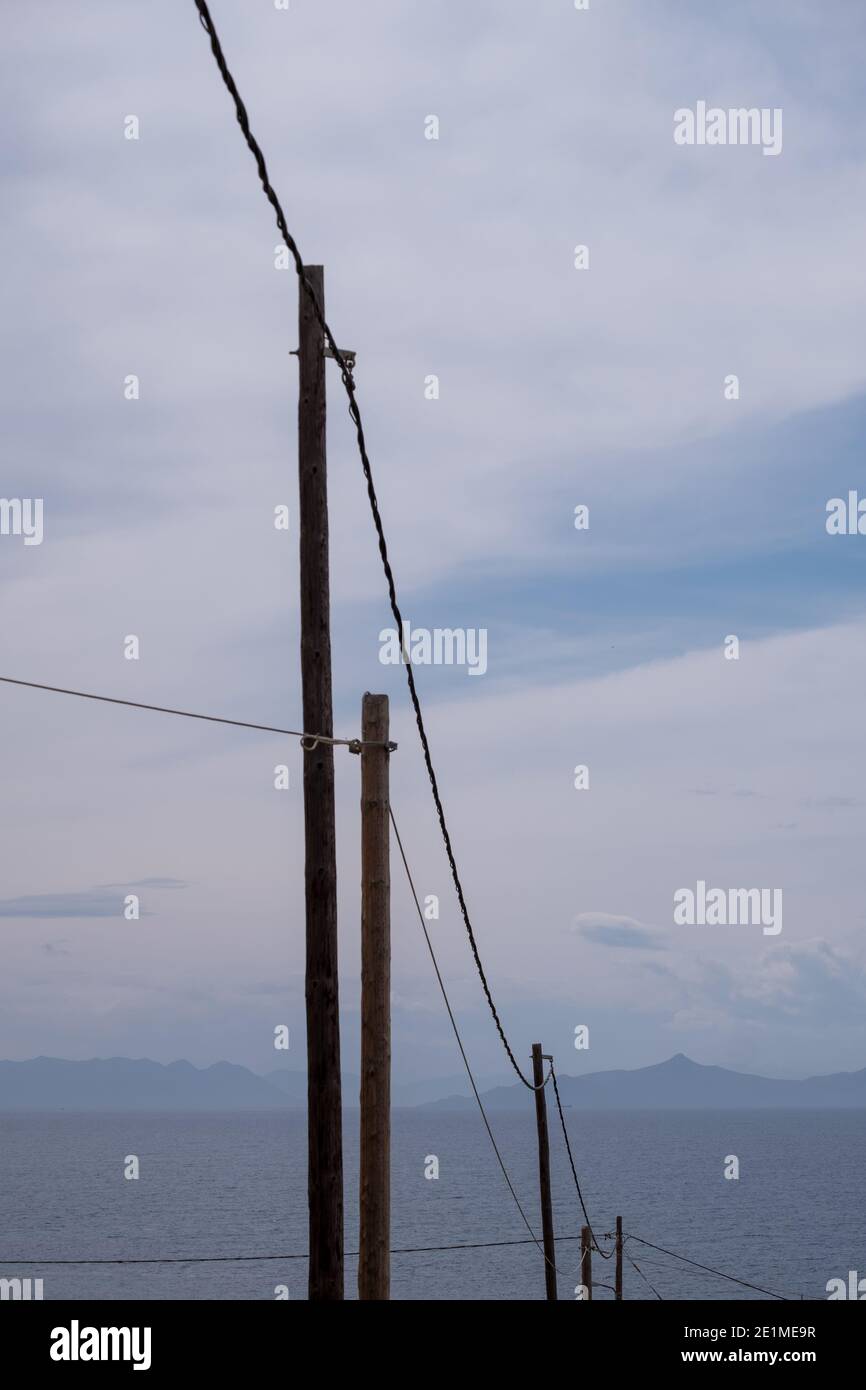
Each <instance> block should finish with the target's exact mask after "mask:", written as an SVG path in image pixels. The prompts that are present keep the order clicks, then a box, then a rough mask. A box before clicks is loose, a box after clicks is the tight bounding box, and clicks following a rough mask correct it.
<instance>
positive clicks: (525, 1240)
mask: <svg viewBox="0 0 866 1390" xmlns="http://www.w3.org/2000/svg"><path fill="white" fill-rule="evenodd" d="M554 1240H556V1241H564V1240H580V1236H554ZM537 1244H538V1242H537V1240H536V1239H535V1238H534V1237H532V1238H530V1237H529V1236H523V1237H521V1239H519V1240H478V1241H461V1242H460V1243H459V1244H454V1245H403V1246H397V1247H396V1248H392V1249H391V1250H390V1252H389V1253H390V1254H392V1255H435V1254H437V1253H439V1252H441V1251H446V1250H499V1249H503V1248H505V1247H506V1246H510V1245H537ZM345 1253H346V1258H347V1259H355V1258H357V1256H358V1254H359V1253H360V1252H359V1251H358V1250H347V1251H346V1252H345ZM309 1258H310V1257H309V1255H308V1254H306V1253H304V1254H291V1255H189V1256H186V1257H184V1256H182V1255H167V1256H164V1257H157V1256H154V1257H153V1258H152V1259H151V1258H146V1257H141V1258H140V1257H138V1256H135V1257H133V1258H130V1259H126V1258H124V1257H122V1256H118V1257H117V1258H106V1259H95V1260H18V1259H5V1260H0V1264H2V1265H3V1266H4V1267H5V1268H7V1269H8V1268H11V1267H12V1266H13V1265H39V1266H40V1267H41V1266H43V1265H46V1266H47V1265H206V1264H246V1263H249V1262H252V1261H270V1260H308V1259H309Z"/></svg>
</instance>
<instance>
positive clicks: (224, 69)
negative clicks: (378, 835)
mask: <svg viewBox="0 0 866 1390" xmlns="http://www.w3.org/2000/svg"><path fill="white" fill-rule="evenodd" d="M195 5H196V9H197V10H198V16H199V21H200V23H201V25H202V28H203V29H204V30H205V32H206V33H207V35H208V37H209V38H210V46H211V52H212V53H213V56H214V59H215V60H216V65H217V67H218V68H219V71H220V75H221V76H222V79H223V82H224V83H225V85H226V87H227V89H228V92H229V95H230V96H231V98H232V101H233V102H234V106H235V115H236V116H237V121H238V125H239V126H240V128H241V131H242V132H243V136H244V139H245V141H246V143H247V146H248V148H249V150H250V153H251V154H252V156H253V158H254V160H255V161H256V168H257V169H258V174H259V181H260V183H261V185H262V188H263V190H264V194H265V197H266V198H267V200H268V202H269V203H270V205H271V207H272V208H273V210H274V216H275V217H276V220H277V227H278V228H279V231H280V235H281V237H282V238H283V241H284V242H285V244H286V246H287V247H288V250H289V253H290V254H291V257H292V259H293V261H294V263H295V270H296V272H297V275H298V280H299V282H300V285H301V288H302V290H303V291H304V293H306V294H307V295H308V296H309V298H310V303H311V305H312V308H313V312H314V313H315V316H316V321H317V322H318V324H319V327H320V328H321V330H322V333H323V334H324V336H325V339H326V341H327V344H328V347H329V348H330V350H331V353H332V355H333V357H334V359H335V361H336V362H337V364H338V366H339V368H340V375H341V379H342V382H343V386H344V387H345V390H346V395H347V397H348V400H349V414H350V415H351V417H352V420H353V422H354V425H355V433H356V435H357V440H358V452H359V453H360V456H361V465H362V467H363V470H364V477H365V479H366V482H367V496H368V498H369V500H370V510H371V511H372V513H373V523H374V525H375V527H376V535H377V537H378V541H379V554H380V556H381V557H382V566H383V568H384V571H385V578H386V580H387V583H388V597H389V600H390V605H391V612H392V614H393V616H394V621H395V623H396V624H397V631H398V632H400V633H401V632H402V631H403V615H402V613H401V612H400V605H399V604H398V602H397V588H396V584H395V581H394V573H393V570H392V569H391V562H390V560H389V558H388V545H387V542H386V540H385V530H384V527H383V525H382V518H381V515H380V513H379V501H378V498H377V496H376V488H375V486H374V483H373V470H372V467H371V465H370V459H369V457H368V455H367V445H366V440H365V438H364V426H363V424H362V421H361V410H360V407H359V405H358V400H357V397H356V395H355V384H354V381H353V380H352V373H351V371H350V370H349V367H348V366H347V365H346V361H345V359H344V357H343V354H342V353H341V352H340V349H339V348H338V347H337V341H336V339H335V337H334V335H333V333H332V332H331V329H330V328H329V326H328V323H327V321H326V319H325V316H324V313H323V312H322V308H321V305H320V304H319V301H318V299H317V297H316V295H315V293H314V291H313V287H312V285H311V284H310V282H309V280H308V279H307V275H306V272H305V270H304V263H303V260H302V259H301V253H300V251H299V250H298V247H297V244H296V242H295V239H294V237H293V236H292V234H291V233H290V231H289V228H288V225H287V223H286V218H285V214H284V212H283V209H282V207H281V206H280V200H279V198H278V197H277V195H276V193H275V191H274V189H273V187H272V185H271V181H270V179H269V178H268V170H267V165H266V164H265V157H264V155H263V154H262V151H261V147H260V146H259V143H258V141H257V140H256V138H255V136H254V135H253V133H252V131H251V130H250V121H249V116H248V115H247V109H246V107H245V105H244V103H243V101H242V100H241V95H240V92H239V91H238V89H237V84H236V83H235V80H234V78H233V77H232V75H231V73H230V72H229V68H228V64H227V63H226V60H225V55H224V53H223V50H222V45H221V43H220V41H219V38H218V37H217V32H216V28H215V27H214V22H213V20H212V18H211V14H210V10H209V9H208V7H207V4H206V3H205V0H195ZM405 665H406V679H407V681H408V683H409V694H410V697H411V700H412V708H413V710H414V712H415V722H416V724H417V725H418V734H419V736H420V739H421V748H422V750H423V753H424V762H425V765H426V768H427V776H428V777H429V779H430V787H431V790H432V792H433V801H434V803H435V805H436V814H437V816H438V818H439V827H440V829H441V831H442V839H443V841H444V843H445V852H446V854H447V856H448V863H449V865H450V867H451V877H452V879H453V880H454V887H455V889H456V890H457V901H458V902H459V904H460V911H461V913H462V915H463V922H464V925H465V927H466V931H467V934H468V936H469V945H470V946H471V948H472V954H473V956H474V958H475V965H476V967H477V969H478V974H479V977H480V979H481V985H482V988H483V989H484V993H485V996H486V998H487V1003H488V1004H489V1006H490V1012H491V1014H492V1015H493V1021H494V1023H495V1024H496V1028H497V1031H498V1033H499V1037H500V1039H501V1041H502V1045H503V1047H504V1048H505V1051H506V1053H507V1054H508V1060H509V1061H510V1063H511V1065H512V1067H513V1068H514V1070H515V1071H516V1073H517V1075H518V1076H519V1077H520V1080H521V1081H522V1082H523V1084H524V1086H526V1087H528V1088H529V1090H530V1091H535V1090H536V1089H538V1088H537V1087H536V1086H535V1085H533V1083H532V1082H531V1081H530V1080H529V1079H528V1077H526V1076H524V1074H523V1072H522V1071H521V1069H520V1067H519V1065H518V1063H517V1058H516V1057H515V1056H514V1053H513V1052H512V1050H511V1046H510V1044H509V1042H508V1039H507V1037H506V1036H505V1030H504V1028H503V1027H502V1023H501V1021H500V1018H499V1014H498V1013H497V1010H496V1005H495V1004H494V1002H493V995H492V994H491V992H490V986H489V985H488V983H487V976H486V975H485V973H484V967H483V965H482V964H481V956H480V955H479V952H478V945H477V943H476V941H475V933H474V931H473V930H472V923H471V921H470V919H469V911H468V909H467V906H466V900H465V898H464V895H463V885H462V883H461V881H460V873H459V871H458V868H457V861H456V860H455V858H454V851H453V849H452V847H451V836H450V835H449V833H448V826H447V825H446V823H445V810H444V807H443V805H442V798H441V796H440V794H439V784H438V782H437V780H436V773H435V770H434V768H433V759H432V757H431V754H430V745H429V743H428V741H427V731H426V729H425V727H424V716H423V714H422V712H421V702H420V700H419V698H418V691H417V689H416V687H415V677H414V675H413V673H412V666H411V663H410V661H409V660H408V653H407V659H406V663H405Z"/></svg>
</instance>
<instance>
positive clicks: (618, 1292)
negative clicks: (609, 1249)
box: [614, 1216, 622, 1299]
mask: <svg viewBox="0 0 866 1390" xmlns="http://www.w3.org/2000/svg"><path fill="white" fill-rule="evenodd" d="M614 1284H615V1297H616V1298H617V1299H621V1298H622V1217H621V1216H618V1217H617V1218H616V1275H615V1278H614Z"/></svg>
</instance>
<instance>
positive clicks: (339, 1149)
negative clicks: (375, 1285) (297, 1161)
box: [298, 265, 343, 1300]
mask: <svg viewBox="0 0 866 1390" xmlns="http://www.w3.org/2000/svg"><path fill="white" fill-rule="evenodd" d="M304 269H305V271H306V274H307V278H308V280H309V282H310V285H311V287H312V290H313V293H314V295H315V296H316V299H317V300H318V302H319V306H320V308H322V310H324V272H323V270H322V267H321V266H320V265H308V266H305V267H304ZM298 301H299V302H298V362H299V365H300V371H299V376H300V385H299V394H298V480H299V491H300V505H299V509H298V531H299V535H300V552H301V605H300V606H301V688H302V695H303V711H304V714H303V718H304V723H303V728H304V730H305V732H306V733H309V734H324V735H326V736H327V737H331V736H332V735H333V732H334V727H333V713H332V708H331V627H330V623H331V619H330V585H329V578H328V486H327V462H326V453H325V350H324V349H325V342H324V336H323V333H322V329H321V326H320V324H319V323H318V320H317V318H316V315H315V310H314V306H313V303H312V302H311V299H310V295H309V294H308V293H307V292H306V290H305V289H304V288H303V286H301V289H300V293H299V296H298ZM304 894H305V899H306V1004H307V1145H308V1174H307V1193H308V1201H309V1209H310V1268H309V1296H310V1298H311V1299H314V1300H319V1299H327V1300H332V1299H341V1298H342V1297H343V1118H342V1097H341V1082H340V1004H339V997H338V976H337V848H336V833H335V829H334V750H333V748H332V747H331V745H330V744H328V743H318V744H316V745H315V746H311V747H309V748H306V749H305V751H304Z"/></svg>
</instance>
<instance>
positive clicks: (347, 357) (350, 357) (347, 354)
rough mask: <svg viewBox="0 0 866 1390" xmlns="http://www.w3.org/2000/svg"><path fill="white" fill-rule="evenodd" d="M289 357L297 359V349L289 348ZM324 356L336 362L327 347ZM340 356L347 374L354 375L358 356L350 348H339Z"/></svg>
mask: <svg viewBox="0 0 866 1390" xmlns="http://www.w3.org/2000/svg"><path fill="white" fill-rule="evenodd" d="M289 356H290V357H297V356H298V349H297V348H289ZM325 356H326V357H330V358H331V359H332V360H333V361H334V362H336V360H337V359H336V357H334V354H333V352H332V351H331V349H330V348H329V347H326V348H325ZM340 356H341V357H342V359H343V361H344V362H345V364H346V368H347V370H348V371H349V372H351V373H353V374H354V371H355V363H356V361H357V360H358V354H357V352H353V350H352V349H351V348H340Z"/></svg>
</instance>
